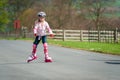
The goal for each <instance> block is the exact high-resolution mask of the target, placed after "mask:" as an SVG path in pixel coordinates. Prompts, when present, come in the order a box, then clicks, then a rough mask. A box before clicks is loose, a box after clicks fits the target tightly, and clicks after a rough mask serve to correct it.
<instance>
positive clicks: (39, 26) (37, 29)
mask: <svg viewBox="0 0 120 80" xmlns="http://www.w3.org/2000/svg"><path fill="white" fill-rule="evenodd" d="M46 31H48V32H49V34H53V32H52V30H51V29H50V26H49V24H48V23H47V22H46V21H44V22H38V21H36V22H35V26H34V34H37V35H38V36H45V35H46Z"/></svg>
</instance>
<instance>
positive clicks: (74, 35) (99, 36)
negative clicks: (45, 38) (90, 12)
mask: <svg viewBox="0 0 120 80" xmlns="http://www.w3.org/2000/svg"><path fill="white" fill-rule="evenodd" d="M53 33H54V35H55V36H54V39H58V40H63V41H68V40H72V41H89V42H111V43H113V42H120V30H117V29H116V30H101V31H96V30H58V29H54V30H53ZM21 35H22V37H25V38H33V37H34V35H33V32H31V33H28V32H22V34H21ZM21 35H18V34H0V37H16V36H21Z"/></svg>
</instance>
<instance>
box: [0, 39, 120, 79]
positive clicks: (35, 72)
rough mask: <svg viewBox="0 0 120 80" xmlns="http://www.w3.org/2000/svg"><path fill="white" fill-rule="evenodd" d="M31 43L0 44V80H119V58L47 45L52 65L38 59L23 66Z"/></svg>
mask: <svg viewBox="0 0 120 80" xmlns="http://www.w3.org/2000/svg"><path fill="white" fill-rule="evenodd" d="M31 46H32V42H30V41H21V40H16V41H14V40H0V80H120V56H113V55H106V54H100V53H94V52H88V51H83V50H75V49H69V48H63V47H57V46H52V45H49V54H50V56H51V57H52V58H53V60H54V62H53V63H45V62H44V54H43V47H42V45H41V44H40V45H39V46H38V51H37V55H38V57H39V58H38V59H37V60H35V61H33V62H31V63H26V60H27V57H28V56H29V55H30V53H31V48H32V47H31Z"/></svg>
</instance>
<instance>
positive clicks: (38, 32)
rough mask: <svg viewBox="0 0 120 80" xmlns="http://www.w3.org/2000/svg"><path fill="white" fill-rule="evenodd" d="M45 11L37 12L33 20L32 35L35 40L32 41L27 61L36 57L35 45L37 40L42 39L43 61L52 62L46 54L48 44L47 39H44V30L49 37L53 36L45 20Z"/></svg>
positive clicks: (37, 42)
mask: <svg viewBox="0 0 120 80" xmlns="http://www.w3.org/2000/svg"><path fill="white" fill-rule="evenodd" d="M45 16H46V13H45V12H39V13H38V17H39V19H38V20H37V21H35V26H34V35H35V37H36V38H35V40H34V42H33V50H32V54H31V55H30V56H29V58H28V60H27V62H28V63H29V62H31V61H33V60H35V59H37V56H36V49H37V45H38V44H39V42H40V41H41V40H42V43H43V48H44V55H45V62H52V58H51V57H50V56H49V55H48V46H47V41H46V37H47V36H46V30H47V31H48V32H49V34H50V37H53V36H54V35H53V32H52V30H51V29H50V27H49V24H48V23H47V22H46V21H45Z"/></svg>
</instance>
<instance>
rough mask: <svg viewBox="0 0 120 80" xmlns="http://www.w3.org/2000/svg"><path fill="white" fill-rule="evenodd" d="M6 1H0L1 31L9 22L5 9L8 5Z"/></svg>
mask: <svg viewBox="0 0 120 80" xmlns="http://www.w3.org/2000/svg"><path fill="white" fill-rule="evenodd" d="M6 3H7V0H1V1H0V31H2V32H4V31H5V27H6V25H7V23H8V22H9V19H8V12H7V10H6V9H7V6H8V5H6Z"/></svg>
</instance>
